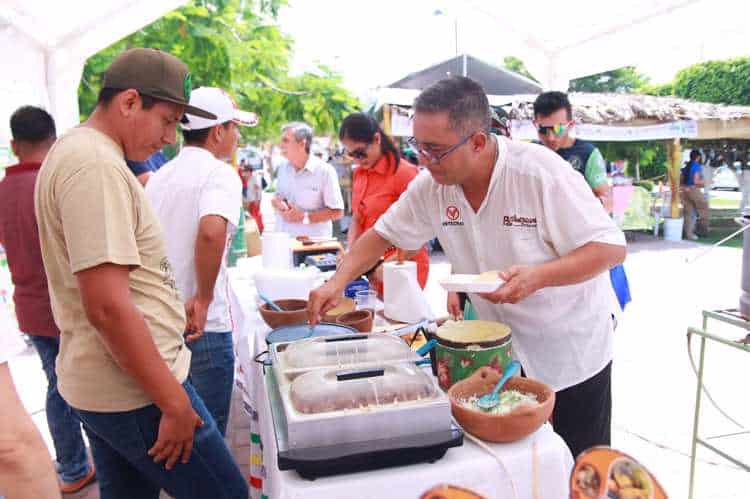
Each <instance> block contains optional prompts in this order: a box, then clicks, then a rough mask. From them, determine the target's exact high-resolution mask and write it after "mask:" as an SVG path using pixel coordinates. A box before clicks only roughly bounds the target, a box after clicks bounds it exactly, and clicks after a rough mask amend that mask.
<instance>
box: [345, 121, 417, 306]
mask: <svg viewBox="0 0 750 499" xmlns="http://www.w3.org/2000/svg"><path fill="white" fill-rule="evenodd" d="M339 139H340V140H341V143H342V144H343V145H344V147H345V148H346V152H347V154H348V155H349V156H350V157H351V158H352V159H353V160H354V161H356V162H357V164H356V167H355V169H354V173H353V175H352V222H351V224H350V226H349V233H348V236H347V242H348V245H349V247H351V246H352V244H354V241H356V240H357V238H359V236H361V235H362V234H364V233H365V232H366V231H367V230H369V229H370V228H372V226H373V225H375V222H377V220H378V218H380V216H381V215H383V213H385V212H386V211H387V210H388V208H390V206H391V205H392V204H393V203H395V202H396V200H397V199H398V198H399V196H401V194H402V193H403V192H404V191H405V190H406V187H407V186H408V185H409V182H411V181H412V180H413V179H414V177H416V176H417V173H418V171H417V168H416V167H415V166H414V165H412V164H411V163H409V162H408V161H406V160H404V159H403V158H402V157H401V154H400V153H399V151H398V148H397V147H396V146H395V145H394V144H393V142H392V141H391V139H390V138H389V137H388V136H387V135H386V134H385V133H384V132H383V130H382V129H381V128H380V125H378V122H377V121H375V119H374V118H373V117H372V116H369V115H367V114H364V113H354V114H350V115H349V116H347V117H346V118H345V119H344V121H343V123H342V124H341V129H340V130H339ZM396 258H397V255H396V248H390V249H388V250H387V251H386V252H385V254H384V255H383V258H382V259H381V263H382V262H383V261H389V260H395V259H396ZM410 259H411V260H413V261H415V262H416V263H417V280H418V281H419V285H420V286H421V287H422V288H424V287H425V285H426V284H427V275H428V273H429V271H430V257H429V256H428V255H427V249H426V248H424V247H423V248H422V249H421V250H419V251H417V252H416V254H412V255H411V257H410ZM366 275H367V278H368V280H369V281H370V285H371V287H372V288H373V289H374V290H375V291H377V293H378V295H379V296H381V297H382V295H383V268H382V266H381V265H377V266H376V267H375V268H374V269H372V270H370V271H369V272H368V273H367V274H366Z"/></svg>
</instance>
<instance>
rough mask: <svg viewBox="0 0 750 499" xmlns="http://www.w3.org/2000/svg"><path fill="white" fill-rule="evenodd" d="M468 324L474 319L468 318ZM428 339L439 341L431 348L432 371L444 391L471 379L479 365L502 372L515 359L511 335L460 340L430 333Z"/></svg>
mask: <svg viewBox="0 0 750 499" xmlns="http://www.w3.org/2000/svg"><path fill="white" fill-rule="evenodd" d="M467 322H468V323H470V322H473V321H467ZM427 337H428V339H434V340H436V341H437V344H436V345H435V348H434V349H432V350H430V359H431V360H432V373H433V374H434V375H435V376H437V378H438V383H439V384H440V387H441V388H442V389H443V390H447V389H448V388H450V387H451V386H452V385H453V384H455V383H457V382H459V381H461V380H463V379H465V378H468V377H469V376H471V375H472V374H474V372H475V371H476V370H477V369H479V368H480V367H484V366H488V367H491V368H493V369H495V370H496V371H498V372H499V373H501V374H502V373H503V371H504V370H505V368H506V367H508V365H509V364H510V363H511V361H512V360H513V357H512V350H511V335H510V333H508V334H507V335H504V336H502V337H498V338H496V339H492V340H487V341H479V342H457V341H451V340H447V339H445V338H441V337H440V335H439V329H438V333H430V332H428V333H427Z"/></svg>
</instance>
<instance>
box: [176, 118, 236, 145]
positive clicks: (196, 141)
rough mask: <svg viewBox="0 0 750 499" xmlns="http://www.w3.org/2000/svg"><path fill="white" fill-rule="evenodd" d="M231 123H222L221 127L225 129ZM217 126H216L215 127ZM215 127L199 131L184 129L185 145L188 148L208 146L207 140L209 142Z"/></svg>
mask: <svg viewBox="0 0 750 499" xmlns="http://www.w3.org/2000/svg"><path fill="white" fill-rule="evenodd" d="M229 123H231V122H230V121H227V122H226V123H222V124H221V126H223V127H224V128H228V127H229ZM214 126H216V125H214ZM212 128H213V126H210V127H208V128H201V129H198V130H185V129H184V128H183V129H182V138H184V139H185V145H187V146H203V145H205V144H206V140H208V134H209V133H211V129H212Z"/></svg>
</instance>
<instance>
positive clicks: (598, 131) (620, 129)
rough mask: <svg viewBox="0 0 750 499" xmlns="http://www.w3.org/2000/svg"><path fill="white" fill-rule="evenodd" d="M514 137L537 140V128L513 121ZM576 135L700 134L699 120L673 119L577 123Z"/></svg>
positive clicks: (627, 138)
mask: <svg viewBox="0 0 750 499" xmlns="http://www.w3.org/2000/svg"><path fill="white" fill-rule="evenodd" d="M511 123H512V127H513V138H514V139H520V140H535V139H538V138H539V137H538V136H537V132H536V128H535V127H534V124H533V123H532V122H531V121H526V120H524V121H512V122H511ZM575 129H576V137H577V138H579V139H583V140H592V141H599V142H604V141H612V142H634V141H638V140H667V139H672V138H676V137H679V138H681V139H692V138H696V137H697V136H698V122H696V121H693V120H680V121H671V122H669V123H660V124H658V125H643V126H611V125H589V124H576V126H575Z"/></svg>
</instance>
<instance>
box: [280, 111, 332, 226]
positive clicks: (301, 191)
mask: <svg viewBox="0 0 750 499" xmlns="http://www.w3.org/2000/svg"><path fill="white" fill-rule="evenodd" d="M312 139H313V129H312V127H311V126H310V125H308V124H306V123H299V122H297V123H289V124H287V125H284V126H282V127H281V154H282V155H283V156H284V157H285V158H286V160H287V162H286V163H284V164H282V165H281V166H279V170H278V172H277V184H276V195H275V196H274V197H273V200H272V201H271V204H272V205H273V208H274V210H275V211H276V226H275V230H276V231H277V232H286V233H288V234H289V235H291V236H293V237H296V236H310V237H332V236H333V224H332V223H331V222H332V221H333V220H338V219H339V218H341V217H342V216H343V215H344V200H343V198H342V196H341V188H340V186H339V181H338V176H337V175H336V170H335V169H334V168H333V167H332V166H331V165H329V164H328V163H326V162H324V161H322V160H321V159H319V158H317V157H315V156H313V155H311V153H310V147H311V145H312Z"/></svg>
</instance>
